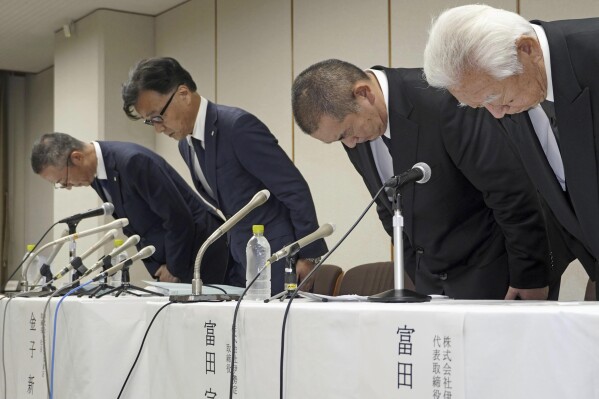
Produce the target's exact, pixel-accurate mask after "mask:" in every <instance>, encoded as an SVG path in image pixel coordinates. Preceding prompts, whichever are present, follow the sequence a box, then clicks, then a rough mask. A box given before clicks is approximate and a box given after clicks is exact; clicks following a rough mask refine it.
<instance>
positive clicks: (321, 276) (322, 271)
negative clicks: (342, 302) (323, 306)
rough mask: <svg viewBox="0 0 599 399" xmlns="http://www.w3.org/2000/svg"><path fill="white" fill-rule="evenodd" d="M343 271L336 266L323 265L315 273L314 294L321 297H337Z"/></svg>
mask: <svg viewBox="0 0 599 399" xmlns="http://www.w3.org/2000/svg"><path fill="white" fill-rule="evenodd" d="M342 276H343V269H341V268H340V267H339V266H335V265H326V264H325V265H321V266H320V267H319V268H318V270H317V271H316V273H314V286H313V287H312V292H313V293H315V294H320V295H331V296H333V295H337V291H338V290H339V284H340V283H341V277H342Z"/></svg>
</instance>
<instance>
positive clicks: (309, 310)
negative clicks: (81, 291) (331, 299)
mask: <svg viewBox="0 0 599 399" xmlns="http://www.w3.org/2000/svg"><path fill="white" fill-rule="evenodd" d="M165 301H166V300H163V299H158V298H131V297H125V298H122V297H121V298H102V299H78V298H68V299H66V300H65V302H64V303H63V304H62V306H61V310H60V312H59V318H58V326H57V327H58V328H57V349H56V366H55V367H56V369H55V385H54V386H55V395H54V397H55V398H57V399H58V398H61V399H62V398H102V399H105V398H116V397H117V395H118V392H119V390H120V388H121V385H122V383H123V381H124V378H125V376H126V374H127V372H128V370H129V368H130V367H131V365H132V363H133V360H134V358H135V355H136V354H137V350H138V348H139V345H140V343H141V340H142V337H143V334H144V332H145V330H146V328H147V325H148V323H149V322H150V320H151V319H152V317H153V316H154V314H155V313H156V311H157V310H158V309H159V308H160V307H161V306H162V305H164V303H165ZM44 303H45V302H44V300H43V299H31V298H27V299H20V298H19V299H14V300H13V301H11V303H10V304H9V306H8V312H7V313H6V332H5V335H4V336H3V337H2V338H3V340H4V345H5V346H4V348H5V354H4V356H5V363H6V366H7V387H6V388H7V396H6V398H10V399H13V398H45V397H47V392H46V387H45V380H44V378H45V377H44V375H43V370H42V366H41V364H42V362H41V351H40V349H41V334H40V326H39V321H40V313H41V310H42V307H43V305H44ZM56 303H57V301H53V302H52V306H51V309H52V318H51V319H50V320H53V312H54V308H55V306H56ZM234 306H235V303H233V302H230V303H196V304H173V305H170V306H168V307H167V308H166V309H164V310H163V311H162V312H161V314H160V315H158V317H157V318H156V321H155V323H154V325H153V327H152V329H151V330H150V333H149V335H148V338H147V342H146V344H145V349H144V351H143V353H142V355H141V358H140V360H139V363H138V364H137V366H136V368H135V371H134V373H133V374H132V376H131V378H130V381H129V383H128V385H127V387H126V389H125V392H124V394H123V396H122V397H123V398H177V399H183V398H228V395H229V376H230V374H229V370H230V355H231V322H232V318H233V311H234ZM5 307H6V299H3V300H2V301H1V302H0V314H2V315H3V316H4V313H5ZM284 310H285V304H283V303H278V302H277V303H269V304H263V303H253V302H245V301H244V302H242V304H241V308H240V313H239V317H238V335H237V336H238V341H237V345H238V352H237V355H238V356H237V357H238V361H237V371H236V375H237V380H236V381H235V389H236V392H237V394H236V395H235V397H237V398H247V399H254V398H256V399H258V398H259V399H276V398H279V357H280V343H281V323H282V318H283V313H284ZM32 314H33V316H34V318H35V320H36V323H37V324H36V325H35V330H32V329H31V328H32V317H31V316H32ZM50 328H51V325H49V327H48V329H50ZM598 338H599V304H595V303H567V302H525V301H513V302H503V301H440V302H431V303H423V304H375V303H315V302H306V301H295V302H294V303H293V305H292V308H291V312H290V316H289V319H288V324H287V335H286V361H285V398H287V399H300V398H302V399H304V398H311V399H313V398H317V399H318V398H322V399H334V398H340V399H341V398H343V399H348V398H360V399H362V398H392V397H401V398H402V399H403V398H408V399H409V398H435V395H440V396H438V398H444V396H445V397H447V396H448V395H449V394H450V395H451V399H459V398H472V399H480V398H491V399H492V398H501V399H505V398H510V399H513V398H522V399H524V398H526V399H530V398H555V399H558V398H559V399H563V398H584V399H592V398H596V399H599V382H598V380H597V378H596V377H595V374H596V373H597V369H598V366H599V345H597V339H598ZM32 341H33V342H34V343H33V344H32V343H31V342H32ZM48 342H50V341H48ZM408 371H409V372H408ZM32 376H33V377H34V378H33V382H34V385H33V388H32V389H30V388H31V378H30V377H32ZM2 384H3V380H2V379H0V397H2V395H3V394H4V387H3V386H2Z"/></svg>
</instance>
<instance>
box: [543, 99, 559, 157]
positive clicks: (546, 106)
mask: <svg viewBox="0 0 599 399" xmlns="http://www.w3.org/2000/svg"><path fill="white" fill-rule="evenodd" d="M541 108H543V111H545V114H547V117H548V118H549V125H551V130H552V131H553V135H554V136H555V141H557V145H558V146H559V132H558V130H557V118H556V117H555V105H554V104H553V101H547V100H545V101H543V102H542V103H541Z"/></svg>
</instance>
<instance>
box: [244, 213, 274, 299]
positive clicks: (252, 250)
mask: <svg viewBox="0 0 599 399" xmlns="http://www.w3.org/2000/svg"><path fill="white" fill-rule="evenodd" d="M252 232H253V233H254V235H253V236H252V238H250V240H249V241H248V245H247V247H246V248H245V254H246V259H247V264H246V269H245V279H246V281H245V285H246V287H247V286H248V285H249V284H250V283H251V282H252V280H253V279H254V277H256V274H257V273H258V270H260V269H261V268H262V267H263V266H264V264H265V263H266V260H267V259H268V258H270V244H269V243H268V240H267V239H266V237H264V226H263V225H261V224H256V225H253V226H252ZM245 297H246V298H247V299H253V300H264V299H268V298H270V267H267V268H266V269H264V270H263V271H262V273H260V277H258V279H257V280H256V281H255V282H254V284H252V286H251V288H250V289H249V290H248V292H247V293H246V296H245Z"/></svg>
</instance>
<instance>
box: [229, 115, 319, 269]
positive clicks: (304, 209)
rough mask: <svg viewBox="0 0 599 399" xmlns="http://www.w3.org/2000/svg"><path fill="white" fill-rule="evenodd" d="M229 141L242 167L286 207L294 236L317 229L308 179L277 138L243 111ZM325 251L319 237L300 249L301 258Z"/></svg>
mask: <svg viewBox="0 0 599 399" xmlns="http://www.w3.org/2000/svg"><path fill="white" fill-rule="evenodd" d="M234 131H235V136H234V137H233V138H232V140H231V141H232V145H233V149H234V151H235V156H236V157H237V159H239V162H240V163H241V164H242V165H243V167H244V168H245V169H246V170H247V171H248V172H249V173H250V174H252V175H253V176H254V177H256V178H257V179H258V180H260V181H261V182H262V183H263V184H264V186H265V187H266V188H267V189H268V190H269V191H270V192H271V195H274V196H275V197H276V198H277V199H278V200H279V201H281V202H282V203H283V204H284V205H285V207H286V208H287V209H288V210H289V217H290V219H291V223H292V224H293V229H294V232H295V237H296V239H300V238H302V237H304V236H306V235H308V234H310V233H312V232H314V231H315V230H316V229H318V220H317V217H316V209H315V208H314V201H313V200H312V194H311V193H310V188H309V187H308V183H306V181H305V180H304V178H303V176H302V175H301V173H300V172H299V170H298V169H297V168H296V167H295V165H294V164H293V162H291V160H290V159H289V157H288V156H287V154H286V153H285V151H283V149H282V148H281V147H280V146H279V145H278V142H277V139H276V138H275V137H274V135H273V134H272V133H271V132H270V131H269V130H268V128H267V127H266V125H264V124H263V123H262V122H260V120H258V118H256V117H255V116H253V115H251V114H248V113H245V114H243V115H242V116H240V117H239V118H238V119H237V120H236V121H235V124H234ZM326 252H327V246H326V243H325V241H324V240H318V241H316V242H314V243H312V244H310V245H307V246H306V247H304V248H302V249H301V250H300V252H299V257H300V258H315V257H318V256H321V255H323V254H324V253H326Z"/></svg>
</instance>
